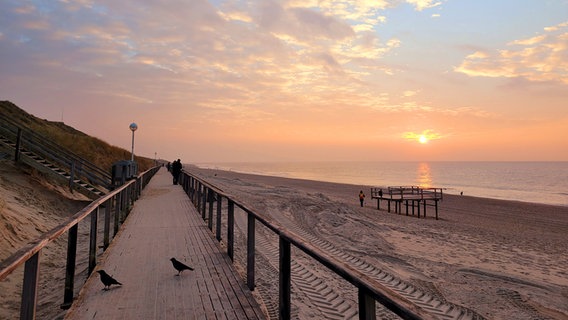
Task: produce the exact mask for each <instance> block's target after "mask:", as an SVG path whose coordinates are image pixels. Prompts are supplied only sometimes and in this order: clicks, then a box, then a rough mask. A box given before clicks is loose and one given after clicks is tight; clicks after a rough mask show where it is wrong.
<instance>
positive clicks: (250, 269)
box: [247, 212, 255, 291]
mask: <svg viewBox="0 0 568 320" xmlns="http://www.w3.org/2000/svg"><path fill="white" fill-rule="evenodd" d="M247 222H248V223H247V285H248V288H249V289H250V290H251V291H253V290H254V287H255V285H254V260H255V259H254V256H255V252H254V248H255V218H254V215H253V214H252V212H247Z"/></svg>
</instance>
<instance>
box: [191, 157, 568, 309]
mask: <svg viewBox="0 0 568 320" xmlns="http://www.w3.org/2000/svg"><path fill="white" fill-rule="evenodd" d="M189 171H191V172H195V173H197V174H198V175H199V176H201V177H203V178H205V179H206V180H207V181H210V182H211V183H213V184H214V185H216V186H217V187H219V188H221V189H222V190H224V191H226V192H227V193H229V194H232V195H234V196H235V197H236V198H238V199H241V200H242V201H243V202H244V203H246V204H247V205H249V206H250V207H251V208H254V209H255V210H258V212H264V213H266V214H270V215H271V216H272V217H273V218H274V219H276V220H278V221H279V222H281V223H282V224H283V225H286V226H289V227H291V228H294V229H295V230H299V232H300V233H301V234H305V235H306V236H307V237H309V239H310V240H311V241H314V242H315V243H317V242H318V241H322V242H323V243H324V246H325V247H327V248H330V247H331V248H333V250H337V253H338V256H348V257H354V258H355V259H358V260H360V261H364V262H366V263H368V264H369V265H371V266H373V267H374V268H375V269H380V270H383V271H385V272H388V273H390V274H392V275H394V276H395V277H398V278H399V279H401V280H402V281H405V282H407V283H409V284H411V285H413V286H415V287H417V288H418V289H420V290H422V291H424V292H427V293H429V294H431V295H433V296H435V297H437V298H438V299H440V300H441V301H444V302H447V303H449V304H451V305H455V306H458V307H460V308H464V309H467V310H470V311H471V312H470V313H469V316H471V317H472V318H485V319H568V271H567V269H566V265H568V253H567V249H566V248H567V247H568V237H567V235H568V207H560V206H549V205H540V204H532V203H524V202H514V201H503V200H492V199H485V198H475V197H468V196H457V195H444V199H443V201H441V202H440V206H439V207H440V208H439V216H440V219H439V220H435V219H434V210H433V209H432V208H429V209H428V210H429V211H428V217H427V218H426V219H424V218H420V219H418V218H416V217H412V216H406V215H405V214H404V211H403V214H396V213H394V211H392V212H391V213H388V212H387V211H386V210H385V209H386V208H385V206H384V205H383V209H382V210H377V204H376V200H372V201H371V199H370V196H369V193H370V187H369V186H358V185H347V184H336V183H326V182H318V181H308V180H298V179H287V178H278V177H268V176H258V175H250V174H240V173H236V172H229V171H217V170H206V169H197V168H190V169H189ZM360 190H363V191H364V192H365V193H366V194H367V199H366V202H365V206H364V207H363V208H361V207H360V206H359V201H358V196H357V195H358V193H359V191H360ZM403 210H404V209H403ZM269 237H270V235H268V233H267V238H269ZM273 240H274V239H273ZM274 241H276V240H274ZM261 243H262V241H261ZM257 250H259V251H261V252H262V248H261V249H258V248H257ZM268 251H269V250H268ZM268 255H270V253H267V254H266V258H265V259H258V260H260V263H263V262H264V263H270V260H271V259H272V258H271V257H269V256H268ZM295 259H296V261H297V262H298V263H300V264H301V265H303V266H306V269H308V270H309V271H310V272H311V273H313V274H315V275H316V276H318V277H320V278H322V279H326V281H333V280H330V279H331V278H330V276H328V275H325V274H326V273H327V272H326V271H325V269H322V268H321V267H319V266H318V265H317V263H315V262H314V261H312V260H310V259H307V258H305V257H302V255H297V256H295ZM257 263H259V262H257ZM259 268H260V267H259ZM259 278H262V279H264V280H262V281H260V282H261V284H259V285H258V286H259V287H262V286H263V285H266V286H270V285H275V283H273V282H274V281H269V280H267V279H273V278H271V277H270V276H268V277H259ZM276 279H277V277H276ZM263 281H264V282H268V283H266V284H262V282H263ZM299 287H300V286H299ZM332 287H334V288H335V290H336V291H338V292H345V294H344V295H345V298H344V299H345V302H346V303H347V304H351V305H355V306H356V294H355V293H354V292H349V291H350V290H351V289H350V288H349V285H346V284H345V283H341V281H337V284H334V285H333V286H332ZM257 291H258V292H259V293H260V294H262V293H263V292H264V293H266V290H263V289H262V288H261V289H259V290H257ZM293 291H294V290H293ZM299 291H301V290H299ZM293 303H294V304H295V307H296V309H295V311H296V312H297V315H298V316H299V318H300V319H302V318H307V317H309V316H316V317H318V311H314V303H313V301H310V299H309V297H305V296H304V297H302V295H301V294H298V295H297V296H296V299H295V300H294V297H293ZM380 317H381V318H393V319H396V317H394V316H391V315H389V314H388V313H385V314H381V315H380Z"/></svg>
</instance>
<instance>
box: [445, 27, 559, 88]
mask: <svg viewBox="0 0 568 320" xmlns="http://www.w3.org/2000/svg"><path fill="white" fill-rule="evenodd" d="M545 32H546V33H545V34H542V35H538V36H535V37H531V38H528V39H520V40H515V41H511V42H509V43H508V44H507V46H508V48H507V49H503V50H498V51H496V52H481V51H478V52H475V53H473V54H470V55H468V56H467V57H466V58H465V60H464V61H463V62H462V64H461V65H460V66H459V67H457V68H455V69H454V70H455V71H456V72H461V73H464V74H467V75H469V76H474V77H495V78H497V77H504V78H525V79H527V80H530V81H556V82H561V83H564V84H568V60H567V59H566V55H567V54H568V44H567V43H568V23H562V24H559V25H556V26H554V27H549V28H545Z"/></svg>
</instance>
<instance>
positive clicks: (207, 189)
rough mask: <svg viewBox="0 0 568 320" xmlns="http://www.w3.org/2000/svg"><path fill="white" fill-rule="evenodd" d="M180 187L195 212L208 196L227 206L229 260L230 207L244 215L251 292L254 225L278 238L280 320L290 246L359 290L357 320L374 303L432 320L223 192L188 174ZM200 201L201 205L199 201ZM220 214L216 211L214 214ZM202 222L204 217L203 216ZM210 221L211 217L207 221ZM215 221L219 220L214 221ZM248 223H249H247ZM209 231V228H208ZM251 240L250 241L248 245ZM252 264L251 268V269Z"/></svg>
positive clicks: (369, 315) (285, 309) (285, 305)
mask: <svg viewBox="0 0 568 320" xmlns="http://www.w3.org/2000/svg"><path fill="white" fill-rule="evenodd" d="M181 176H182V178H181V184H182V186H183V188H184V190H185V191H186V193H187V195H188V196H189V197H190V199H191V200H192V201H193V202H194V204H195V205H196V207H197V209H198V211H199V209H202V210H203V212H205V210H206V209H205V208H206V206H207V204H208V203H209V204H210V205H211V203H212V202H211V201H209V202H207V201H205V196H206V195H207V194H209V193H212V194H213V195H212V196H214V197H215V198H217V199H221V198H226V199H227V201H228V206H227V214H228V219H227V224H228V225H227V242H228V243H227V254H228V255H229V257H231V259H232V258H233V246H234V243H233V239H234V235H233V232H234V218H233V217H232V216H233V215H234V206H237V207H239V208H241V209H242V210H243V211H244V212H245V213H246V214H247V285H248V287H249V288H250V289H251V290H252V289H254V254H255V249H254V246H255V241H254V221H259V222H260V223H262V224H263V225H264V226H266V227H267V228H268V229H270V230H271V231H273V232H274V233H275V234H277V235H278V236H279V239H280V243H279V256H280V266H279V267H280V276H279V279H280V284H279V301H280V302H279V314H280V319H290V316H291V314H290V311H291V307H290V303H291V302H290V292H291V288H290V286H291V281H290V279H291V274H290V272H291V269H290V263H291V251H290V246H291V245H294V246H295V247H297V248H298V249H300V250H301V251H303V252H304V253H306V254H307V255H308V256H310V257H312V258H313V259H314V260H316V261H318V262H319V263H321V264H322V265H323V266H325V267H326V268H328V269H329V270H331V271H332V272H334V273H335V274H337V275H339V276H341V277H342V278H343V279H345V280H347V281H348V282H349V283H351V284H352V285H354V286H355V287H357V289H358V290H359V319H369V320H370V319H376V314H375V301H378V302H379V303H381V304H382V305H383V306H385V307H386V308H388V309H389V310H391V311H392V312H394V313H395V314H397V315H398V316H400V317H401V318H403V319H435V317H434V316H433V315H431V314H430V313H428V312H426V311H424V310H423V309H421V308H420V307H418V306H417V305H415V304H414V303H412V302H411V301H409V300H407V299H406V298H404V297H403V296H401V295H400V294H398V293H396V292H394V291H393V290H392V289H390V288H388V287H386V286H384V285H383V284H381V283H380V282H378V281H377V280H375V279H373V278H371V277H369V276H368V275H366V274H364V273H362V272H360V271H358V270H357V269H355V268H353V267H352V266H350V265H348V264H346V263H344V262H342V261H340V260H339V259H337V258H336V257H334V256H332V255H329V254H327V253H326V252H324V251H322V250H321V249H319V248H318V247H315V246H313V245H312V244H310V242H309V241H306V240H304V239H303V238H302V237H301V236H300V235H298V234H296V233H294V232H293V231H291V230H287V229H286V228H284V227H282V226H281V225H280V224H278V223H277V222H276V221H274V220H273V219H272V218H271V217H269V216H267V215H265V214H263V213H259V212H255V211H254V210H252V209H250V208H249V206H248V205H246V204H245V203H243V202H242V201H239V200H237V199H236V198H235V197H233V196H231V195H229V194H227V193H226V192H223V191H222V190H221V189H219V188H217V187H215V186H214V185H212V184H210V183H208V182H206V181H205V180H203V179H201V178H199V177H197V176H196V175H194V174H191V173H189V172H188V171H185V170H184V171H183V172H182V175H181ZM202 197H203V201H201V200H200V199H201V198H202ZM218 212H220V210H218ZM203 218H204V219H205V216H203ZM209 219H211V217H209ZM217 220H219V218H218V219H217ZM251 220H252V221H251ZM210 229H211V228H210ZM251 237H252V241H251ZM251 263H252V266H251Z"/></svg>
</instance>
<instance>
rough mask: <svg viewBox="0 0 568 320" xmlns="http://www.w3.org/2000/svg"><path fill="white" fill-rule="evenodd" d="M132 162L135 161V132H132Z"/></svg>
mask: <svg viewBox="0 0 568 320" xmlns="http://www.w3.org/2000/svg"><path fill="white" fill-rule="evenodd" d="M130 161H134V131H132V156H131V157H130Z"/></svg>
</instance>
